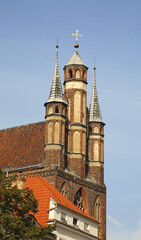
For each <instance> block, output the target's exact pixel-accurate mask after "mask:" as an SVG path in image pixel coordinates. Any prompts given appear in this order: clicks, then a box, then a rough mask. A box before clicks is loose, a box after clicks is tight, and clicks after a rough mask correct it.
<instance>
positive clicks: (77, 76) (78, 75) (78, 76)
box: [75, 70, 80, 78]
mask: <svg viewBox="0 0 141 240" xmlns="http://www.w3.org/2000/svg"><path fill="white" fill-rule="evenodd" d="M75 77H76V78H80V71H79V70H77V71H76V73H75Z"/></svg>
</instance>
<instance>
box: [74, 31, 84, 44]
mask: <svg viewBox="0 0 141 240" xmlns="http://www.w3.org/2000/svg"><path fill="white" fill-rule="evenodd" d="M72 36H76V43H77V41H78V37H82V36H83V35H80V34H78V30H76V33H72Z"/></svg>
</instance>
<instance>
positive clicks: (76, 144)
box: [73, 131, 80, 153]
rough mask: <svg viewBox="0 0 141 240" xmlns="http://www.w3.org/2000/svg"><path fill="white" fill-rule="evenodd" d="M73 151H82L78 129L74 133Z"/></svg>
mask: <svg viewBox="0 0 141 240" xmlns="http://www.w3.org/2000/svg"><path fill="white" fill-rule="evenodd" d="M73 152H75V153H80V132H78V131H75V132H74V134H73Z"/></svg>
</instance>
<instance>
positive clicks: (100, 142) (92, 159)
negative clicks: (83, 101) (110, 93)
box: [87, 67, 105, 185]
mask: <svg viewBox="0 0 141 240" xmlns="http://www.w3.org/2000/svg"><path fill="white" fill-rule="evenodd" d="M95 71H96V68H95V67H94V83H93V90H92V98H91V104H90V108H89V143H88V146H89V147H88V148H89V149H88V153H89V155H88V162H87V163H88V174H89V175H90V176H91V177H93V178H94V180H96V181H97V182H98V183H99V184H100V185H103V184H104V125H105V123H104V122H103V120H102V115H101V111H100V105H99V101H98V94H97V89H96V76H95Z"/></svg>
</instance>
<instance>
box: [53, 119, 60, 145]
mask: <svg viewBox="0 0 141 240" xmlns="http://www.w3.org/2000/svg"><path fill="white" fill-rule="evenodd" d="M54 143H59V122H58V121H56V123H55V126H54Z"/></svg>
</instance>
